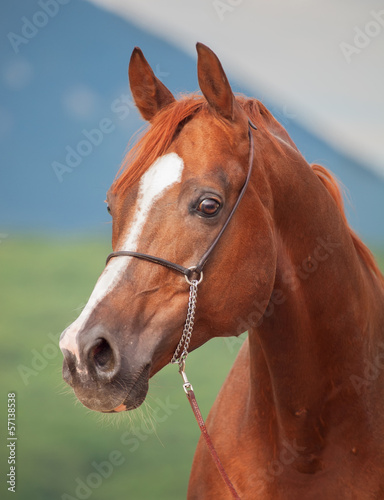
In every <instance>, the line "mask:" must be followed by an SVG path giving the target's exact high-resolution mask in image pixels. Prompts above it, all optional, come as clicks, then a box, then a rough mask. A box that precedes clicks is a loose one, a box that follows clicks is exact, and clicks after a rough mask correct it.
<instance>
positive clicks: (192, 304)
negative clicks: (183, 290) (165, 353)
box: [171, 280, 199, 365]
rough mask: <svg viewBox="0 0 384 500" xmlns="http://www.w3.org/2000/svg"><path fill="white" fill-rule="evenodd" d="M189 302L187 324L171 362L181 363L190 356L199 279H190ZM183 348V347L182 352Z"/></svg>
mask: <svg viewBox="0 0 384 500" xmlns="http://www.w3.org/2000/svg"><path fill="white" fill-rule="evenodd" d="M188 282H189V284H190V287H189V302H188V312H187V319H186V320H185V325H184V328H183V334H182V336H181V339H180V342H179V343H178V345H177V347H176V351H175V352H174V354H173V357H172V359H171V363H178V364H179V365H180V364H181V363H182V362H183V361H185V359H186V357H187V356H188V348H189V344H190V342H191V337H192V332H193V324H194V321H195V311H196V301H197V285H198V284H199V281H197V280H192V281H189V280H188ZM181 348H183V350H182V352H181V354H179V353H180V351H181Z"/></svg>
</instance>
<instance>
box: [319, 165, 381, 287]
mask: <svg viewBox="0 0 384 500" xmlns="http://www.w3.org/2000/svg"><path fill="white" fill-rule="evenodd" d="M311 168H312V170H313V171H314V173H315V174H316V175H317V177H318V178H319V179H320V181H321V182H322V183H323V185H324V186H325V188H326V189H327V191H328V192H329V194H330V195H331V196H332V198H333V199H334V201H335V202H336V205H337V207H338V209H339V210H340V213H341V215H342V217H343V220H344V223H345V225H346V226H347V228H348V230H349V234H350V236H351V238H352V242H353V245H354V247H355V250H356V252H357V254H358V255H359V257H360V259H361V260H362V261H363V262H364V264H365V265H366V266H367V268H368V269H369V270H370V271H371V272H373V274H375V275H376V276H377V278H378V280H379V282H380V283H381V285H382V286H383V287H384V276H383V275H382V273H381V271H380V269H379V267H378V265H377V263H376V260H375V257H374V256H373V254H372V252H371V251H370V250H369V248H368V247H367V246H366V245H365V244H364V243H363V242H362V241H361V239H360V238H359V237H358V236H357V234H356V233H355V232H354V231H353V230H352V229H351V227H350V226H349V224H348V221H347V218H346V215H345V211H344V203H343V197H342V194H341V189H340V185H339V182H338V181H337V179H336V178H335V177H334V176H333V175H332V174H331V173H330V172H328V170H327V169H325V168H324V167H322V166H321V165H316V164H313V165H311Z"/></svg>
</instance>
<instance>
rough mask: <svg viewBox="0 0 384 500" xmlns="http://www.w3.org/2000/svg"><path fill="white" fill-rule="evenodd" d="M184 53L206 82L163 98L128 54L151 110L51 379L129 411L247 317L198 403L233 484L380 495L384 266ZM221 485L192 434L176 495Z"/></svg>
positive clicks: (250, 107) (301, 493)
mask: <svg viewBox="0 0 384 500" xmlns="http://www.w3.org/2000/svg"><path fill="white" fill-rule="evenodd" d="M197 54H198V62H197V73H198V82H199V87H200V90H201V93H193V94H186V95H184V96H181V97H180V98H179V99H175V97H174V96H173V95H172V93H171V92H170V91H169V90H168V89H167V87H166V86H165V85H164V84H163V83H162V82H161V81H160V80H159V79H158V78H157V77H156V76H155V74H154V72H153V71H152V69H151V67H150V65H149V63H148V62H147V60H146V59H145V57H144V55H143V53H142V52H141V50H140V49H139V48H135V49H134V51H133V53H132V56H131V59H130V63H129V82H130V88H131V92H132V95H133V99H134V101H135V104H136V106H137V108H138V110H139V112H140V113H141V115H142V117H143V118H144V119H145V120H146V121H148V122H149V126H148V129H147V131H146V132H145V133H144V134H143V135H142V137H141V138H140V139H139V140H138V141H137V142H136V144H135V145H134V146H133V147H132V149H131V150H130V151H129V152H128V153H127V156H126V157H125V159H124V161H123V163H122V166H121V169H120V171H119V173H118V175H117V176H116V178H115V180H114V181H113V183H112V185H111V187H110V189H109V191H108V193H107V200H106V201H107V207H108V211H109V212H110V213H111V215H112V248H113V252H112V254H111V255H110V256H109V258H108V262H107V265H106V267H105V269H104V271H103V272H102V274H101V276H100V278H99V280H98V281H97V284H96V286H95V288H94V290H93V292H92V294H91V296H90V298H89V301H88V303H87V304H86V306H85V308H84V309H83V311H82V312H81V314H80V316H79V317H78V318H77V319H76V320H75V321H74V323H72V324H71V325H70V326H69V327H68V328H67V329H66V330H65V331H64V332H63V334H62V336H61V340H60V347H61V349H62V352H63V355H64V363H63V377H64V379H65V381H66V382H67V383H69V384H70V385H71V387H72V388H73V390H74V392H75V394H76V396H77V397H78V399H79V400H80V401H81V402H82V403H83V404H84V405H85V406H87V407H88V408H90V409H92V410H95V411H99V412H112V413H117V412H121V411H128V410H132V409H134V408H137V407H138V406H140V405H141V403H142V402H143V401H144V399H145V397H146V394H147V391H148V384H149V379H150V378H151V377H153V376H154V375H155V374H156V373H157V372H158V371H159V370H161V369H162V368H163V367H164V366H165V365H167V364H168V363H169V362H170V361H171V360H174V359H176V361H180V360H181V359H182V357H181V356H180V353H181V352H182V353H183V356H184V357H185V354H186V352H187V351H192V350H195V349H197V348H199V347H201V346H202V345H203V344H204V343H206V342H207V341H208V340H210V339H212V338H214V337H228V336H238V335H240V334H241V333H243V332H245V331H248V337H247V340H245V341H244V343H243V344H242V347H241V349H240V351H239V353H238V355H237V358H236V360H235V362H234V364H233V367H232V368H231V370H230V373H229V374H228V376H227V379H226V381H225V382H224V384H223V387H222V389H221V390H220V393H219V395H218V397H217V399H216V401H215V403H214V405H213V407H212V409H211V411H210V413H209V416H208V419H207V428H208V430H209V433H210V435H211V438H212V441H213V442H214V445H215V448H216V450H217V453H218V455H219V457H220V460H221V462H222V464H223V467H224V468H225V471H226V473H227V474H228V476H229V478H230V480H231V482H232V484H233V485H234V488H235V489H236V492H237V494H238V496H239V497H240V498H242V499H245V500H247V499H250V500H255V499H273V500H279V499H281V500H283V499H284V500H297V499H306V500H307V499H308V500H323V499H324V500H325V499H327V500H328V499H334V498H339V499H345V500H346V499H348V500H349V499H350V500H352V499H359V500H368V499H369V500H371V499H382V498H384V326H383V325H384V307H383V305H384V278H383V276H382V275H381V273H380V271H379V268H378V266H377V264H376V262H375V260H374V258H373V256H372V254H371V252H370V251H369V250H368V248H367V247H366V246H365V245H364V244H363V243H362V241H361V240H360V239H359V238H358V236H357V235H356V234H355V233H354V232H353V230H352V229H351V228H350V227H349V225H348V223H347V220H346V216H345V213H344V208H343V201H342V195H341V190H340V188H339V186H338V183H337V181H336V180H335V178H334V177H333V175H332V174H330V173H329V172H328V171H327V170H326V169H325V168H324V167H322V166H320V165H309V164H308V163H307V161H306V160H305V159H304V157H303V156H302V155H301V154H300V152H299V150H298V149H297V147H296V146H295V144H294V143H293V141H292V140H291V138H290V137H289V135H288V133H287V132H286V130H285V129H284V128H283V127H282V125H280V124H279V123H278V122H277V121H276V119H275V118H274V117H273V116H272V114H271V113H270V112H269V111H268V110H267V109H266V107H265V106H264V105H263V104H262V103H261V102H260V101H258V100H256V99H253V98H247V97H245V96H243V95H237V94H236V95H235V94H234V93H233V92H232V89H231V86H230V84H229V82H228V79H227V77H226V74H225V72H224V70H223V67H222V65H221V63H220V61H219V59H218V57H217V56H216V55H215V53H214V52H213V51H212V50H211V49H209V48H208V47H206V46H205V45H203V44H201V43H198V44H197ZM224 229H225V231H224ZM137 257H138V258H137ZM196 263H198V264H197V265H196ZM203 267H204V269H203ZM203 272H204V277H203ZM201 280H202V281H201ZM186 281H187V282H188V283H186ZM200 281H201V284H200V283H199V282H200ZM189 284H191V287H192V288H193V287H194V289H195V291H196V290H197V284H199V292H198V298H197V302H196V297H195V304H194V305H195V306H196V309H195V310H194V311H193V315H194V318H192V319H193V320H194V321H192V323H193V322H194V325H193V324H192V326H193V332H192V330H191V328H189V327H190V326H191V325H189V327H188V328H187V331H186V335H185V331H184V333H183V336H182V337H181V331H182V329H183V325H184V321H185V317H186V312H187V304H191V300H190V299H188V297H189V295H188V293H189V292H190V291H191V289H190V286H189ZM192 302H193V300H192ZM189 312H191V311H189ZM217 498H220V499H224V500H225V499H227V498H231V493H230V492H229V491H228V489H226V487H225V484H224V482H223V481H222V478H221V477H220V475H219V473H218V471H217V468H216V467H215V464H214V463H213V460H212V459H211V456H210V454H209V452H208V450H207V447H206V446H205V443H204V441H203V440H202V439H200V441H199V443H198V445H197V450H196V454H195V457H194V460H193V465H192V471H191V475H190V480H189V486H188V499H189V500H196V499H199V500H201V499H217Z"/></svg>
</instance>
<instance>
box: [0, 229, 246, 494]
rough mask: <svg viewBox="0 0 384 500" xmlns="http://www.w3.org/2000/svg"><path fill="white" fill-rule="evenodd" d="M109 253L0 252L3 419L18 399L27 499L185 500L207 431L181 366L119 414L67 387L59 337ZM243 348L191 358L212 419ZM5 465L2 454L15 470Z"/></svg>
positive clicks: (5, 247) (98, 247)
mask: <svg viewBox="0 0 384 500" xmlns="http://www.w3.org/2000/svg"><path fill="white" fill-rule="evenodd" d="M109 251H110V245H109V243H107V244H105V245H104V244H100V243H99V242H95V241H85V240H84V241H81V242H74V241H69V242H63V241H56V242H55V241H41V240H33V239H23V240H21V239H20V240H14V241H12V240H11V239H8V240H6V241H5V242H3V243H2V245H1V247H0V255H1V260H2V263H3V265H2V266H1V268H0V283H1V287H0V304H1V311H2V313H1V318H0V331H1V346H2V348H1V354H0V362H1V365H0V366H1V368H0V370H1V377H0V390H1V392H0V394H1V401H2V404H3V407H2V411H1V417H0V418H1V419H2V420H1V429H2V431H3V432H4V429H5V428H6V422H5V416H6V398H7V394H8V392H15V393H16V394H17V437H18V441H17V498H19V499H25V500H27V499H28V500H30V499H33V500H35V499H36V500H37V499H38V500H52V499H62V500H69V499H71V500H72V499H73V498H80V497H82V498H92V499H93V500H101V499H105V498H114V499H120V498H121V499H128V498H131V499H134V500H142V499H143V500H144V499H145V500H151V499H156V500H162V499H164V500H165V499H166V500H173V499H174V500H180V499H181V498H185V496H186V488H187V484H188V477H189V471H190V466H191V462H192V458H193V453H194V449H195V446H196V443H197V440H198V437H199V430H198V427H197V424H196V423H195V421H194V420H193V416H192V414H191V411H190V408H189V404H188V402H187V400H186V398H185V395H184V392H183V390H182V386H181V378H180V376H179V374H178V373H177V368H176V367H175V366H168V367H166V368H165V369H164V370H163V371H162V372H161V373H159V374H158V375H157V376H156V377H155V378H154V379H153V380H152V381H151V384H150V392H149V395H148V397H147V403H146V404H145V405H144V406H143V408H142V409H141V408H140V409H139V410H137V411H136V412H131V413H129V414H127V413H125V414H123V415H117V416H109V417H107V416H101V415H100V414H98V413H94V412H91V411H89V410H87V409H86V408H84V407H83V406H82V405H81V404H80V403H78V402H77V400H76V398H75V397H74V396H73V394H72V392H71V390H70V389H69V388H67V387H66V386H65V384H64V382H62V378H61V366H62V355H61V352H60V351H59V349H58V339H59V335H60V333H61V331H62V330H63V329H64V328H65V327H66V326H67V325H68V324H70V323H71V322H72V321H73V320H74V319H75V318H76V317H77V316H78V314H79V311H80V310H81V308H82V306H83V305H84V304H85V303H86V301H87V299H88V297H89V295H90V292H91V291H92V288H93V286H94V284H95V282H96V279H97V277H98V276H99V274H100V272H101V270H102V268H103V266H104V262H105V257H106V255H107V254H108V253H109ZM238 347H239V344H238V343H237V344H236V343H235V344H234V347H232V344H227V343H226V342H225V341H224V340H215V341H213V342H212V343H211V344H208V345H207V346H206V348H204V349H201V350H200V351H199V352H198V353H193V354H191V357H190V362H189V367H188V376H189V377H190V379H191V380H192V381H193V383H194V386H195V388H196V389H197V395H198V399H199V403H200V404H201V407H202V411H203V413H204V414H205V415H207V413H208V411H209V408H210V407H211V405H212V403H213V401H214V399H215V397H216V394H217V392H218V390H219V388H220V386H221V384H222V382H223V380H224V378H225V376H226V374H227V372H228V371H229V368H230V366H231V364H232V363H233V360H234V358H235V355H236V351H237V349H238ZM202 367H204V369H202ZM156 415H157V416H158V420H161V421H158V422H156ZM3 419H4V421H3ZM3 432H2V434H1V435H2V436H4V434H3ZM3 439H4V438H3ZM2 446H3V451H4V441H2ZM6 459H7V453H6V452H2V453H1V454H0V467H1V470H2V471H7V472H8V470H9V467H8V465H7V463H6ZM100 471H101V472H100ZM103 475H104V476H105V477H103ZM99 483H100V484H99ZM4 486H5V485H4V483H2V484H1V488H2V490H3V491H6V488H5V487H4ZM3 491H2V492H1V495H0V496H1V498H3Z"/></svg>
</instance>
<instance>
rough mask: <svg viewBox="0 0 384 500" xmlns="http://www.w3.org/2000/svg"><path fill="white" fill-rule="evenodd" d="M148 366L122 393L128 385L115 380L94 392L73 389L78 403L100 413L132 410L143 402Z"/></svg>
mask: <svg viewBox="0 0 384 500" xmlns="http://www.w3.org/2000/svg"><path fill="white" fill-rule="evenodd" d="M149 372H150V366H149V365H147V366H146V367H144V368H143V370H142V371H141V373H140V375H139V376H138V378H137V379H136V381H135V383H134V384H133V385H131V387H129V388H128V391H127V392H124V390H123V387H124V386H125V387H127V386H128V384H127V383H126V382H124V380H123V378H124V377H123V378H122V380H121V381H119V380H115V381H113V382H111V383H110V384H106V385H105V386H103V387H102V388H98V389H96V390H87V389H84V388H81V387H80V388H76V387H75V388H74V390H75V394H76V396H77V398H78V399H79V401H80V402H81V403H82V404H83V405H84V406H85V407H86V408H88V409H90V410H92V411H97V412H101V413H120V412H122V411H129V410H134V409H136V408H138V407H139V406H141V404H142V403H143V402H144V400H145V398H146V396H147V393H148V388H149Z"/></svg>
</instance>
